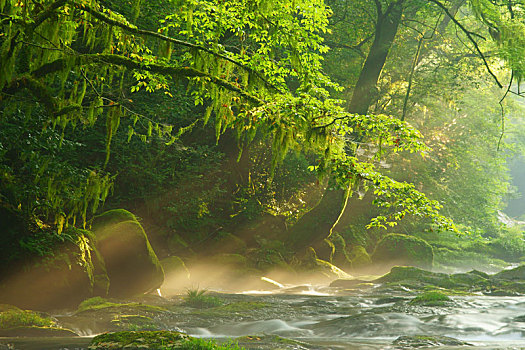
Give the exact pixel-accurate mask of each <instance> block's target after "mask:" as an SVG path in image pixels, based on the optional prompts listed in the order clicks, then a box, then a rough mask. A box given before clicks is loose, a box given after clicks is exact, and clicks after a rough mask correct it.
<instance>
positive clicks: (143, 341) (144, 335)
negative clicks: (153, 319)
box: [89, 331, 239, 350]
mask: <svg viewBox="0 0 525 350" xmlns="http://www.w3.org/2000/svg"><path fill="white" fill-rule="evenodd" d="M89 349H90V350H117V349H119V350H120V349H165V350H168V349H181V350H182V349H193V350H208V349H209V350H228V349H231V350H234V349H239V348H238V347H237V346H229V345H227V346H222V345H217V344H216V343H215V342H213V341H207V340H203V339H197V338H192V337H189V336H187V335H186V334H183V333H179V332H170V331H139V332H135V331H129V332H114V333H104V334H100V335H97V336H96V337H95V338H93V340H92V341H91V345H90V346H89Z"/></svg>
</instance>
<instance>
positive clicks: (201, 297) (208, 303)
mask: <svg viewBox="0 0 525 350" xmlns="http://www.w3.org/2000/svg"><path fill="white" fill-rule="evenodd" d="M207 292H208V291H207V290H206V289H198V288H196V289H188V291H187V292H186V296H185V297H184V304H185V305H188V306H190V307H194V308H198V309H205V308H210V307H215V306H220V305H222V304H224V301H222V300H221V299H220V298H218V297H214V296H211V295H206V293H207Z"/></svg>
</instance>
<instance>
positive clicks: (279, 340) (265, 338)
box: [235, 335, 318, 350]
mask: <svg viewBox="0 0 525 350" xmlns="http://www.w3.org/2000/svg"><path fill="white" fill-rule="evenodd" d="M235 341H236V342H237V343H238V344H239V346H241V347H243V348H246V349H258V350H266V349H268V350H295V349H317V348H318V347H317V346H312V345H310V344H308V343H305V342H302V341H298V340H293V339H288V338H283V337H280V336H278V335H247V336H244V337H239V338H235Z"/></svg>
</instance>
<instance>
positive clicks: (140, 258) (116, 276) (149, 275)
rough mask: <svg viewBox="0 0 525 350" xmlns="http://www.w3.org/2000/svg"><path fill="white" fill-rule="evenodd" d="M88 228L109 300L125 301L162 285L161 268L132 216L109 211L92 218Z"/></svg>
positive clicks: (123, 212)
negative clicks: (103, 267)
mask: <svg viewBox="0 0 525 350" xmlns="http://www.w3.org/2000/svg"><path fill="white" fill-rule="evenodd" d="M129 219H131V220H129ZM120 220H125V221H120ZM92 227H93V230H94V231H93V232H94V234H95V237H96V243H97V248H98V250H99V252H100V254H101V256H102V257H103V258H104V261H105V264H106V270H107V273H108V276H109V280H110V285H109V293H108V295H109V296H112V297H129V296H133V295H137V294H142V293H146V292H149V291H152V290H155V289H157V288H159V287H160V286H161V285H162V282H163V281H164V272H163V270H162V266H161V264H160V262H159V259H158V258H157V256H156V255H155V252H154V251H153V249H152V248H151V245H150V243H149V241H148V237H147V236H146V233H145V232H144V229H143V228H142V226H141V225H140V223H139V222H138V221H137V220H136V218H135V216H134V215H133V214H131V213H129V212H127V211H125V210H111V211H109V212H106V213H104V214H102V215H100V216H97V217H95V219H94V220H93V226H92Z"/></svg>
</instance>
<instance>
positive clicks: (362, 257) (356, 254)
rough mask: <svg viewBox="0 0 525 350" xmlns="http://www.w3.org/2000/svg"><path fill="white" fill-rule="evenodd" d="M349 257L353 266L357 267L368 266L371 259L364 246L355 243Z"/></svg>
mask: <svg viewBox="0 0 525 350" xmlns="http://www.w3.org/2000/svg"><path fill="white" fill-rule="evenodd" d="M349 258H350V260H351V261H352V267H353V268H359V267H363V266H368V265H370V264H371V263H372V259H371V258H370V255H368V252H367V251H366V249H365V247H363V246H360V245H356V246H353V247H352V249H351V250H350V253H349Z"/></svg>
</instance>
